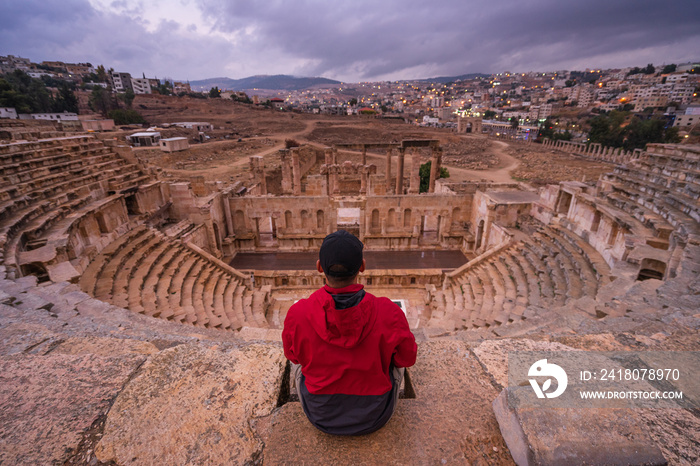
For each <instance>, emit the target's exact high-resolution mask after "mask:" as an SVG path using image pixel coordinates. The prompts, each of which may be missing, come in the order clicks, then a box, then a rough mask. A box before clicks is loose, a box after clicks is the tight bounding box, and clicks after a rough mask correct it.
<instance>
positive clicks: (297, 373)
mask: <svg viewBox="0 0 700 466" xmlns="http://www.w3.org/2000/svg"><path fill="white" fill-rule="evenodd" d="M291 364H292V366H291V377H292V379H293V380H294V388H295V390H296V392H297V396H298V397H299V401H300V402H301V403H302V406H303V403H304V398H302V396H301V390H299V386H300V385H301V365H300V364H294V363H291ZM391 368H392V370H391V377H392V378H393V379H394V380H393V384H392V385H393V387H394V391H393V393H392V395H393V397H394V404H393V406H394V409H393V410H392V412H391V414H392V415H393V414H394V411H395V410H396V405H397V404H398V401H399V389H400V388H401V383H402V382H403V377H404V372H405V371H406V369H405V368H403V367H394V366H393V365H392V366H391Z"/></svg>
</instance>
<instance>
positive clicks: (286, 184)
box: [280, 149, 292, 194]
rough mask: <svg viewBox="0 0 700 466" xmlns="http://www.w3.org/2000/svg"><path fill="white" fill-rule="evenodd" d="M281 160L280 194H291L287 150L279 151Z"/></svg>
mask: <svg viewBox="0 0 700 466" xmlns="http://www.w3.org/2000/svg"><path fill="white" fill-rule="evenodd" d="M280 158H281V159H282V194H292V163H291V162H292V161H291V157H290V155H289V149H280Z"/></svg>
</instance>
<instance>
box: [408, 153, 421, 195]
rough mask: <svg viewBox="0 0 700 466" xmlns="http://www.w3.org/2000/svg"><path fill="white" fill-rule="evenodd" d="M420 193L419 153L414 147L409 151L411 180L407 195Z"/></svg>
mask: <svg viewBox="0 0 700 466" xmlns="http://www.w3.org/2000/svg"><path fill="white" fill-rule="evenodd" d="M419 192H420V152H418V149H416V148H415V147H414V148H412V149H411V178H410V185H409V187H408V193H409V194H418V193H419Z"/></svg>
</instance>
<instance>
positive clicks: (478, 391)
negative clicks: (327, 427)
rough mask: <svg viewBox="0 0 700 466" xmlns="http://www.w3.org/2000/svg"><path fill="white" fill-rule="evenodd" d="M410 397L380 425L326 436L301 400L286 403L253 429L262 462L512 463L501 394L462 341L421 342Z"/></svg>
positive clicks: (342, 463)
mask: <svg viewBox="0 0 700 466" xmlns="http://www.w3.org/2000/svg"><path fill="white" fill-rule="evenodd" d="M410 373H411V381H412V383H413V386H414V388H415V392H416V398H415V399H401V400H399V404H398V406H397V409H396V412H395V413H394V416H393V417H392V419H391V420H390V421H389V422H388V423H387V424H386V425H385V426H384V427H383V428H381V429H380V430H378V431H377V432H374V433H372V434H369V435H364V436H359V437H345V436H334V435H328V434H324V433H323V432H321V431H319V430H317V429H316V428H315V427H313V426H312V425H311V423H310V422H309V421H308V419H307V418H306V416H305V415H304V413H303V411H302V409H301V405H300V403H296V402H295V403H287V404H285V405H284V406H282V407H281V408H279V409H276V410H274V411H273V413H272V414H271V415H270V416H267V417H264V418H260V419H256V420H255V421H254V428H255V429H256V431H257V432H258V433H259V434H260V436H261V437H262V439H263V441H264V442H265V449H264V456H263V460H264V463H265V464H305V465H312V464H323V465H336V464H337V465H348V464H401V465H404V464H475V465H476V464H478V465H489V464H499V465H507V464H512V459H511V457H510V453H509V452H508V449H507V448H506V445H505V442H504V441H503V438H502V437H501V434H500V432H499V430H498V424H497V422H496V419H495V416H494V414H493V411H492V409H491V402H492V400H493V399H494V398H495V397H496V396H497V393H498V391H497V390H496V388H494V386H493V385H492V384H491V383H490V381H489V380H488V377H487V376H486V374H485V373H484V371H483V369H482V368H481V366H480V364H479V363H478V361H477V360H476V358H474V355H473V354H472V353H471V352H470V351H469V346H468V344H467V343H465V342H460V341H454V340H441V341H428V342H422V343H420V344H419V346H418V359H417V361H416V365H415V366H413V367H412V368H411V369H410Z"/></svg>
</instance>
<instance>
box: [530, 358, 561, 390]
mask: <svg viewBox="0 0 700 466" xmlns="http://www.w3.org/2000/svg"><path fill="white" fill-rule="evenodd" d="M527 375H528V376H530V377H548V379H547V380H545V381H544V383H543V384H542V386H541V387H540V385H539V383H537V380H535V379H529V380H530V385H532V389H533V390H534V391H535V394H536V395H537V398H545V397H547V398H556V397H558V396H559V395H561V394H562V393H564V390H566V385H567V384H568V382H569V379H568V377H567V376H566V372H564V369H562V368H561V367H559V366H557V365H556V364H550V363H548V362H547V360H546V359H540V360H539V361H537V362H535V363H534V364H533V365H532V366H530V370H529V371H528V373H527ZM552 377H553V378H554V380H556V381H557V389H556V390H554V391H553V392H551V393H547V390H549V388H550V387H551V385H552Z"/></svg>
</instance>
